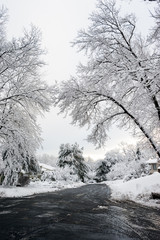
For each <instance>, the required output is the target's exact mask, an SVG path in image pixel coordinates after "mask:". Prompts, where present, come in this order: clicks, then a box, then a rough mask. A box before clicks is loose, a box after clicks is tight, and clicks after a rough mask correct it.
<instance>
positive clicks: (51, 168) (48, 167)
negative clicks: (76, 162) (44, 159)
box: [39, 163, 55, 171]
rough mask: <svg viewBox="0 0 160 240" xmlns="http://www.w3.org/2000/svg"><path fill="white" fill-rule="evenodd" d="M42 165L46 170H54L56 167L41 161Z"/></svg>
mask: <svg viewBox="0 0 160 240" xmlns="http://www.w3.org/2000/svg"><path fill="white" fill-rule="evenodd" d="M39 165H40V167H41V168H42V169H44V170H48V171H54V170H55V168H54V167H52V166H50V165H47V164H44V163H39Z"/></svg>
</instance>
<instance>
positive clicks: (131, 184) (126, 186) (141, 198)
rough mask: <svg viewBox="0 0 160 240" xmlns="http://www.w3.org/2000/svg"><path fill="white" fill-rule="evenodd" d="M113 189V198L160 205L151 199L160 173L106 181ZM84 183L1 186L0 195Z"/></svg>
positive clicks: (159, 189)
mask: <svg viewBox="0 0 160 240" xmlns="http://www.w3.org/2000/svg"><path fill="white" fill-rule="evenodd" d="M105 183H106V184H107V185H109V186H110V188H111V190H112V198H113V199H118V200H133V201H136V202H140V203H142V204H145V205H148V206H156V207H160V200H152V199H150V196H151V193H152V192H156V193H160V173H154V174H152V175H149V176H145V177H141V178H138V179H134V180H130V181H128V182H123V180H117V181H107V182H105ZM82 185H84V183H82V182H73V181H54V182H53V181H52V182H51V181H50V182H49V181H44V182H41V181H36V182H31V183H30V184H29V185H28V186H26V187H2V186H1V187H0V197H23V196H29V195H33V194H37V193H45V192H53V191H57V190H61V189H65V188H75V187H80V186H82Z"/></svg>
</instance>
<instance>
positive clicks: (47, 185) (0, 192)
mask: <svg viewBox="0 0 160 240" xmlns="http://www.w3.org/2000/svg"><path fill="white" fill-rule="evenodd" d="M82 185H84V183H82V182H77V183H75V182H66V181H57V182H48V181H45V182H41V181H36V182H31V183H30V184H29V185H28V186H25V187H2V186H1V187H0V197H25V196H30V195H33V194H38V193H45V192H54V191H57V190H61V189H66V188H75V187H80V186H82Z"/></svg>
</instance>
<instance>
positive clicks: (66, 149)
mask: <svg viewBox="0 0 160 240" xmlns="http://www.w3.org/2000/svg"><path fill="white" fill-rule="evenodd" d="M58 166H59V167H63V168H64V167H65V166H69V167H72V168H73V171H74V174H77V175H78V177H79V178H80V180H81V181H82V182H84V178H85V176H86V173H87V167H86V165H85V163H84V157H83V151H82V148H81V149H80V148H79V145H78V144H77V143H75V144H73V145H70V144H68V143H67V144H62V145H61V146H60V151H59V157H58Z"/></svg>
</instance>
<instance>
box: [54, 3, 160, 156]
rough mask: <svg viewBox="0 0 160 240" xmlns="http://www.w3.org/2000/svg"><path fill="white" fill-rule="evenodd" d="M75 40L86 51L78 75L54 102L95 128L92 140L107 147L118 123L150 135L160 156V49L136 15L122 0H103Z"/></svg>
mask: <svg viewBox="0 0 160 240" xmlns="http://www.w3.org/2000/svg"><path fill="white" fill-rule="evenodd" d="M73 45H75V46H77V47H78V49H79V50H80V51H85V53H86V55H87V56H88V62H87V63H86V64H85V65H83V64H80V65H79V67H78V71H77V76H76V77H71V79H70V80H69V81H64V82H62V83H61V84H59V86H57V85H56V86H55V96H54V97H55V98H54V102H55V105H56V106H59V108H60V112H62V113H63V112H65V113H68V112H69V113H70V115H71V116H72V119H73V122H72V123H73V124H78V125H79V126H81V127H82V126H84V125H88V126H89V127H91V128H92V131H91V134H90V135H89V136H88V140H89V141H91V142H93V143H95V144H98V145H99V146H101V145H102V144H104V142H105V141H106V140H107V137H108V136H107V130H108V129H109V127H110V126H112V125H113V124H117V125H118V126H119V127H120V128H121V127H125V128H129V129H130V130H131V129H132V130H133V133H134V134H135V133H136V134H138V135H139V136H141V137H143V138H145V139H147V141H148V142H149V143H150V145H151V146H152V148H153V149H154V151H155V152H156V153H157V155H158V156H159V157H160V149H159V138H160V136H159V132H160V84H159V81H160V73H159V63H160V52H159V48H154V46H155V42H154V43H152V42H151V41H150V42H147V41H145V39H143V38H142V37H141V36H140V35H139V34H138V32H137V25H136V18H135V16H134V15H133V14H128V15H125V16H123V15H122V13H121V11H120V9H118V8H117V6H116V1H114V0H111V1H108V0H100V1H97V9H96V11H95V12H93V13H92V15H91V16H90V26H89V27H88V29H87V30H81V31H79V33H78V36H77V38H76V40H75V41H74V43H73Z"/></svg>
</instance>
